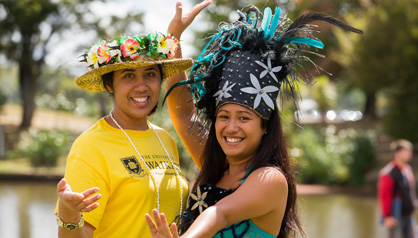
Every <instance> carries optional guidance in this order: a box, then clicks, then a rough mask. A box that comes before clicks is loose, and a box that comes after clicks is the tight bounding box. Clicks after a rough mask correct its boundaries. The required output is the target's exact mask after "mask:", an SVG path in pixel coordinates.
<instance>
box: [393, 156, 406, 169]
mask: <svg viewBox="0 0 418 238" xmlns="http://www.w3.org/2000/svg"><path fill="white" fill-rule="evenodd" d="M394 161H395V164H396V165H397V166H398V167H399V168H402V167H404V166H405V165H406V164H407V163H405V162H404V161H402V160H401V159H397V158H395V159H394Z"/></svg>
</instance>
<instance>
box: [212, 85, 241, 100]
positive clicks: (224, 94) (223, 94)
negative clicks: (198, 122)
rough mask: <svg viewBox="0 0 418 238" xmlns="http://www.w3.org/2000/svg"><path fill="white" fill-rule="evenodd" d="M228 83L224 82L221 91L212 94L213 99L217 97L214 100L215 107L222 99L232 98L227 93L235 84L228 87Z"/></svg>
mask: <svg viewBox="0 0 418 238" xmlns="http://www.w3.org/2000/svg"><path fill="white" fill-rule="evenodd" d="M228 84H229V81H226V83H225V84H224V86H223V87H222V89H221V90H219V91H217V92H216V93H215V94H213V97H218V98H217V99H216V105H218V104H219V101H221V100H222V98H230V97H232V96H231V94H229V93H228V91H231V89H232V88H233V87H234V86H235V84H236V83H234V84H231V85H229V86H228Z"/></svg>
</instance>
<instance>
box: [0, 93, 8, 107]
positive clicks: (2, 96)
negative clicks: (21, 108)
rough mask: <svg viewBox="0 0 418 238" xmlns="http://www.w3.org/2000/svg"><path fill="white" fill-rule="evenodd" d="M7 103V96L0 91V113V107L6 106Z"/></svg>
mask: <svg viewBox="0 0 418 238" xmlns="http://www.w3.org/2000/svg"><path fill="white" fill-rule="evenodd" d="M6 102H7V96H6V94H5V93H4V92H3V90H0V111H1V107H2V106H3V105H4V104H6Z"/></svg>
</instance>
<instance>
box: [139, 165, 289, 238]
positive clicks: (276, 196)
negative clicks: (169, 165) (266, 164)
mask: <svg viewBox="0 0 418 238" xmlns="http://www.w3.org/2000/svg"><path fill="white" fill-rule="evenodd" d="M287 194H288V188H287V181H286V178H285V177H284V175H283V174H282V173H281V172H280V171H278V170H277V169H275V168H260V169H257V170H256V171H254V172H253V173H252V174H251V175H250V176H248V178H247V180H246V181H245V183H244V184H243V185H242V186H241V187H239V188H238V189H237V190H236V191H235V192H233V193H232V194H231V195H228V196H227V197H225V198H223V199H222V200H220V201H219V202H218V203H216V204H215V205H213V206H211V207H209V208H207V209H206V210H205V211H204V212H203V213H202V214H200V215H199V217H197V219H196V220H195V221H194V222H193V224H192V226H191V227H190V228H189V229H188V230H187V232H186V233H185V234H184V235H182V236H181V237H182V238H190V237H199V238H206V237H207V238H210V237H213V236H214V235H215V234H216V233H217V232H218V231H220V230H221V229H222V228H224V227H226V226H229V225H232V224H234V223H237V222H240V221H243V220H247V219H251V221H252V222H253V223H254V224H255V225H256V226H258V227H259V228H260V229H262V230H263V231H265V232H267V233H269V234H272V235H274V236H277V235H278V233H279V232H280V227H281V223H282V220H283V216H284V213H285V210H286V204H287ZM153 217H154V220H155V222H154V221H153V220H152V219H151V217H150V216H149V215H148V214H147V215H146V220H147V222H148V226H149V228H150V231H151V233H152V235H153V236H152V237H153V238H178V233H177V231H176V226H175V224H174V223H173V225H172V226H171V231H170V228H169V226H168V224H167V221H166V220H165V217H164V214H158V212H157V211H156V210H154V211H153Z"/></svg>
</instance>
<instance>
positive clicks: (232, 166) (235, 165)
mask: <svg viewBox="0 0 418 238" xmlns="http://www.w3.org/2000/svg"><path fill="white" fill-rule="evenodd" d="M253 158H254V157H253V156H250V157H249V158H247V159H240V160H235V159H231V158H228V157H227V160H228V164H229V169H228V172H229V174H231V175H232V174H240V173H242V172H244V173H246V172H247V170H248V168H249V165H250V163H251V162H252V161H253Z"/></svg>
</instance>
